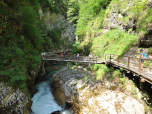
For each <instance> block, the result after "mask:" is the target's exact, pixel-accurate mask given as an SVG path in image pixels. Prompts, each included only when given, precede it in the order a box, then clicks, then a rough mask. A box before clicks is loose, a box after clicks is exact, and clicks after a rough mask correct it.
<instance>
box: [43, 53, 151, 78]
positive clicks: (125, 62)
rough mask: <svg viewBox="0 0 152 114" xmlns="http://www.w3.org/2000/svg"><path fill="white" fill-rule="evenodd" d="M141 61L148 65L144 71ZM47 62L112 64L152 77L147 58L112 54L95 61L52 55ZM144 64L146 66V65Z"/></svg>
mask: <svg viewBox="0 0 152 114" xmlns="http://www.w3.org/2000/svg"><path fill="white" fill-rule="evenodd" d="M141 59H143V60H144V62H145V63H147V64H148V65H147V66H145V65H143V69H144V71H142V70H141V65H142V64H141ZM45 60H56V61H67V62H80V63H85V62H86V63H94V64H96V63H97V64H100V63H111V64H113V65H115V66H117V67H122V68H124V69H126V70H128V71H133V72H135V73H136V74H138V75H141V74H142V73H144V74H148V75H151V77H152V72H151V69H152V59H146V58H138V57H131V56H120V55H112V54H105V55H101V56H94V57H93V59H90V57H88V56H79V57H78V58H74V56H73V55H66V56H65V58H64V57H63V58H61V57H60V56H59V55H51V56H46V57H45ZM145 63H144V64H145Z"/></svg>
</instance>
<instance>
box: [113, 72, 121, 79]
mask: <svg viewBox="0 0 152 114" xmlns="http://www.w3.org/2000/svg"><path fill="white" fill-rule="evenodd" d="M112 76H113V77H118V78H121V77H122V73H121V71H120V70H114V71H113V72H112Z"/></svg>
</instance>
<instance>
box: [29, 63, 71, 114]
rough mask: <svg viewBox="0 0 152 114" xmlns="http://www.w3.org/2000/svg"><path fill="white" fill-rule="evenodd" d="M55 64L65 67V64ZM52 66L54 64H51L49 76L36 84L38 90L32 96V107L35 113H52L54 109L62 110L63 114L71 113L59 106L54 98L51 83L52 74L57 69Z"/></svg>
mask: <svg viewBox="0 0 152 114" xmlns="http://www.w3.org/2000/svg"><path fill="white" fill-rule="evenodd" d="M54 66H56V67H63V66H65V64H59V65H54ZM51 68H52V66H50V70H49V72H48V73H47V76H46V77H45V78H44V79H42V81H40V82H39V83H38V84H36V86H35V88H36V89H37V92H36V93H35V94H34V96H33V97H32V101H33V104H32V107H31V109H32V111H33V114H51V113H52V112H54V111H61V112H62V113H61V114H71V113H70V112H69V111H68V110H64V109H63V108H62V107H61V106H59V105H58V104H57V102H56V101H55V100H54V97H53V95H52V93H51V88H50V85H51V82H52V76H53V74H54V73H55V71H57V69H54V70H52V69H51Z"/></svg>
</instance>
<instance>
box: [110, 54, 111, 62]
mask: <svg viewBox="0 0 152 114" xmlns="http://www.w3.org/2000/svg"><path fill="white" fill-rule="evenodd" d="M110 63H111V55H110Z"/></svg>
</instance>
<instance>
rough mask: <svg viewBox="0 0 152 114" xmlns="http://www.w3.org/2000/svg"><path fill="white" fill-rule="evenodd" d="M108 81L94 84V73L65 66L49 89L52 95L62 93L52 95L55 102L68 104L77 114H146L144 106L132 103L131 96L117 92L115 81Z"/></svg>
mask: <svg viewBox="0 0 152 114" xmlns="http://www.w3.org/2000/svg"><path fill="white" fill-rule="evenodd" d="M111 82H112V83H111V84H110V83H109V82H108V81H107V80H105V81H96V80H95V77H94V74H93V73H92V72H88V71H87V70H86V69H85V68H83V67H77V68H66V67H65V68H63V69H61V70H60V71H59V72H57V73H56V74H54V76H53V82H52V84H51V87H52V89H54V92H58V91H62V94H54V97H55V99H56V101H57V103H58V104H60V105H62V104H64V103H65V102H69V103H71V104H72V109H73V110H74V111H75V112H76V113H82V114H93V113H94V114H120V113H122V114H144V113H145V110H144V106H143V104H141V103H140V102H139V101H137V100H135V99H134V98H133V97H132V96H131V94H130V93H129V94H128V95H127V94H126V93H123V92H121V91H120V90H121V89H122V87H121V84H119V79H118V78H114V79H113V80H111ZM127 89H128V90H129V88H127ZM63 93H64V94H63ZM62 98H63V99H64V100H62Z"/></svg>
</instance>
